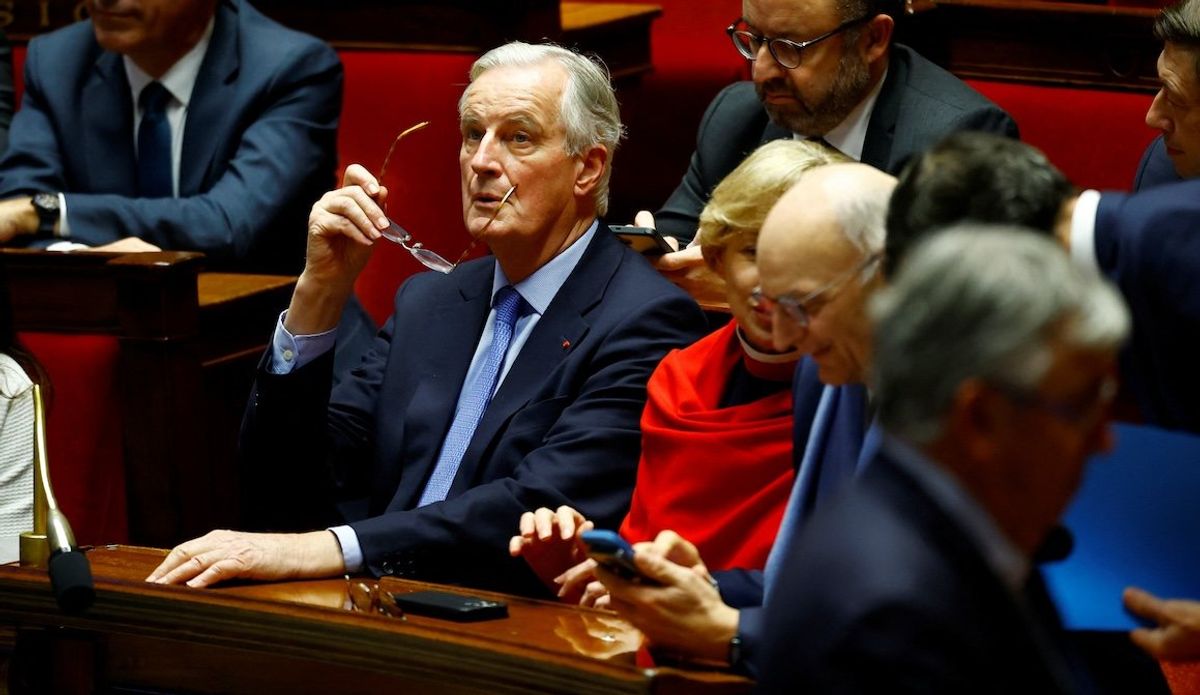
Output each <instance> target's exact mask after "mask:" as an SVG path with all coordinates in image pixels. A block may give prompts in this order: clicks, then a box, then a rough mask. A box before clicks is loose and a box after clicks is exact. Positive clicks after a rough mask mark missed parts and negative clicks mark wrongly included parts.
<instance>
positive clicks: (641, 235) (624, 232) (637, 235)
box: [610, 224, 675, 256]
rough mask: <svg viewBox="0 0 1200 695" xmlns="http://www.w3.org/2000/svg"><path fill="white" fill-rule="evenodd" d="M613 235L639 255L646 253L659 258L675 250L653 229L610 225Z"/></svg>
mask: <svg viewBox="0 0 1200 695" xmlns="http://www.w3.org/2000/svg"><path fill="white" fill-rule="evenodd" d="M610 228H611V229H612V230H613V233H614V234H616V235H617V238H618V239H620V240H621V241H623V242H625V243H626V244H628V245H629V247H630V248H632V249H633V250H634V251H637V252H638V253H644V254H647V255H651V256H657V255H660V254H664V253H671V252H672V251H674V250H675V249H673V248H671V244H670V243H669V242H668V241H667V240H666V238H665V237H663V235H662V234H659V233H658V230H657V229H654V228H653V227H635V226H633V225H626V224H615V225H610Z"/></svg>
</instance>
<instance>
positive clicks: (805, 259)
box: [758, 163, 896, 288]
mask: <svg viewBox="0 0 1200 695" xmlns="http://www.w3.org/2000/svg"><path fill="white" fill-rule="evenodd" d="M895 185H896V179H895V178H893V177H892V176H890V175H888V174H885V173H883V172H881V171H879V170H878V169H875V168H874V167H870V166H867V165H865V164H858V163H853V164H829V165H825V166H820V167H816V168H815V169H812V170H810V171H807V172H805V173H804V174H803V175H802V176H801V177H800V179H799V180H798V181H797V182H796V184H795V185H794V186H792V188H791V189H789V190H788V192H787V193H785V194H784V195H783V196H782V197H781V198H780V199H779V202H778V203H776V205H775V207H773V208H772V209H771V212H770V214H768V215H767V219H766V221H765V222H764V223H763V228H762V231H761V233H760V236H759V241H758V262H759V269H760V272H761V274H762V282H763V286H764V288H767V287H769V286H778V284H779V283H783V282H786V280H787V278H789V277H791V276H794V275H797V274H802V273H803V272H804V271H806V270H807V269H808V267H807V266H809V265H810V263H809V261H812V264H811V265H813V266H819V265H821V264H823V263H824V262H825V261H833V260H839V259H841V257H843V256H856V255H859V254H860V253H861V252H860V251H859V250H857V249H856V248H855V246H854V244H853V243H852V242H851V241H850V239H849V238H847V235H846V232H845V231H844V230H843V229H842V227H841V224H842V222H841V220H840V219H839V214H838V211H839V210H842V211H844V210H847V209H850V208H854V207H856V206H859V207H861V206H862V205H866V206H878V207H879V215H880V216H882V214H883V209H884V208H886V205H887V201H888V198H889V197H890V195H891V191H892V189H893V188H895Z"/></svg>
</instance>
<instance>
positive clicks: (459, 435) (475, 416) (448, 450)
mask: <svg viewBox="0 0 1200 695" xmlns="http://www.w3.org/2000/svg"><path fill="white" fill-rule="evenodd" d="M493 306H494V307H495V308H496V316H495V320H494V322H493V324H492V343H491V345H489V346H488V348H487V352H486V353H485V354H484V357H483V364H482V366H481V367H480V369H479V375H478V377H477V379H476V381H475V387H474V388H471V389H469V390H468V391H464V392H463V394H462V396H461V397H460V398H459V401H458V411H457V412H455V413H454V422H453V423H451V424H450V431H449V432H448V433H446V440H445V441H444V442H442V451H441V453H440V454H438V460H437V464H436V465H435V466H434V467H433V474H432V475H430V476H429V482H427V483H426V484H425V490H424V491H422V492H421V500H420V502H418V503H417V506H418V507H424V506H425V505H427V504H432V503H434V502H441V501H442V500H444V499H446V493H447V492H449V491H450V484H451V483H453V482H454V476H455V474H456V473H458V464H459V463H460V462H461V461H462V457H463V454H464V453H466V451H467V445H469V444H470V443H471V436H472V435H474V434H475V427H476V426H477V425H479V421H480V420H481V419H482V418H483V413H484V412H485V411H486V410H487V407H488V404H489V403H491V402H492V394H493V393H494V392H495V390H496V380H497V378H498V377H499V376H500V367H501V366H503V365H504V355H505V354H506V353H507V352H508V344H509V342H510V341H511V340H512V334H513V327H514V326H515V325H516V323H517V319H518V318H520V317H521V315H522V314H523V313H524V308H525V307H526V306H527V305H526V304H525V299H524V298H522V297H521V294H520V293H519V292H517V291H516V290H515V289H513V288H512V286H511V285H505V286H504V287H501V288H500V291H499V292H497V293H496V296H495V298H494V300H493Z"/></svg>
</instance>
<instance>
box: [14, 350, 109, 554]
mask: <svg viewBox="0 0 1200 695" xmlns="http://www.w3.org/2000/svg"><path fill="white" fill-rule="evenodd" d="M21 341H22V342H23V343H24V344H25V346H26V347H28V348H29V350H30V351H31V352H32V353H33V354H34V355H35V356H36V357H37V359H38V360H39V361H40V362H41V363H42V365H43V366H44V367H45V368H46V371H47V373H48V374H49V376H50V381H51V383H52V385H53V391H54V395H53V400H52V401H51V402H49V403H48V404H47V407H48V417H47V422H46V439H47V441H46V446H47V449H48V451H47V454H48V456H49V460H50V478H51V481H52V482H53V484H54V493H55V497H57V499H58V505H59V507H60V508H61V509H62V510H63V512H64V513H65V514H66V515H67V519H68V520H69V521H70V522H71V527H72V528H73V530H74V531H75V538H76V540H77V541H79V542H80V543H82V544H90V545H99V544H102V543H124V542H127V540H128V533H127V517H126V508H125V464H124V450H123V447H122V445H121V427H122V420H121V413H120V406H119V404H120V402H121V401H120V393H119V391H118V388H119V387H118V383H117V358H118V353H119V351H120V346H119V345H118V343H117V339H116V338H114V337H111V336H100V335H62V334H53V333H22V334H21Z"/></svg>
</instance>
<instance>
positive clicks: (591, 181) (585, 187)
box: [575, 145, 608, 197]
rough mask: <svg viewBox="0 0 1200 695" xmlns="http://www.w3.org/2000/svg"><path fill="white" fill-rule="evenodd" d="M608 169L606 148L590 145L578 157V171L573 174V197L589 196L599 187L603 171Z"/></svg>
mask: <svg viewBox="0 0 1200 695" xmlns="http://www.w3.org/2000/svg"><path fill="white" fill-rule="evenodd" d="M607 167H608V148H607V147H605V146H604V145H592V146H591V147H590V148H588V150H587V151H586V152H584V153H583V154H582V155H580V157H579V169H578V173H576V174H575V195H576V196H579V197H584V196H589V195H591V194H592V192H593V191H595V190H596V186H599V185H600V180H601V179H602V178H603V177H604V171H605V169H606V168H607Z"/></svg>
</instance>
